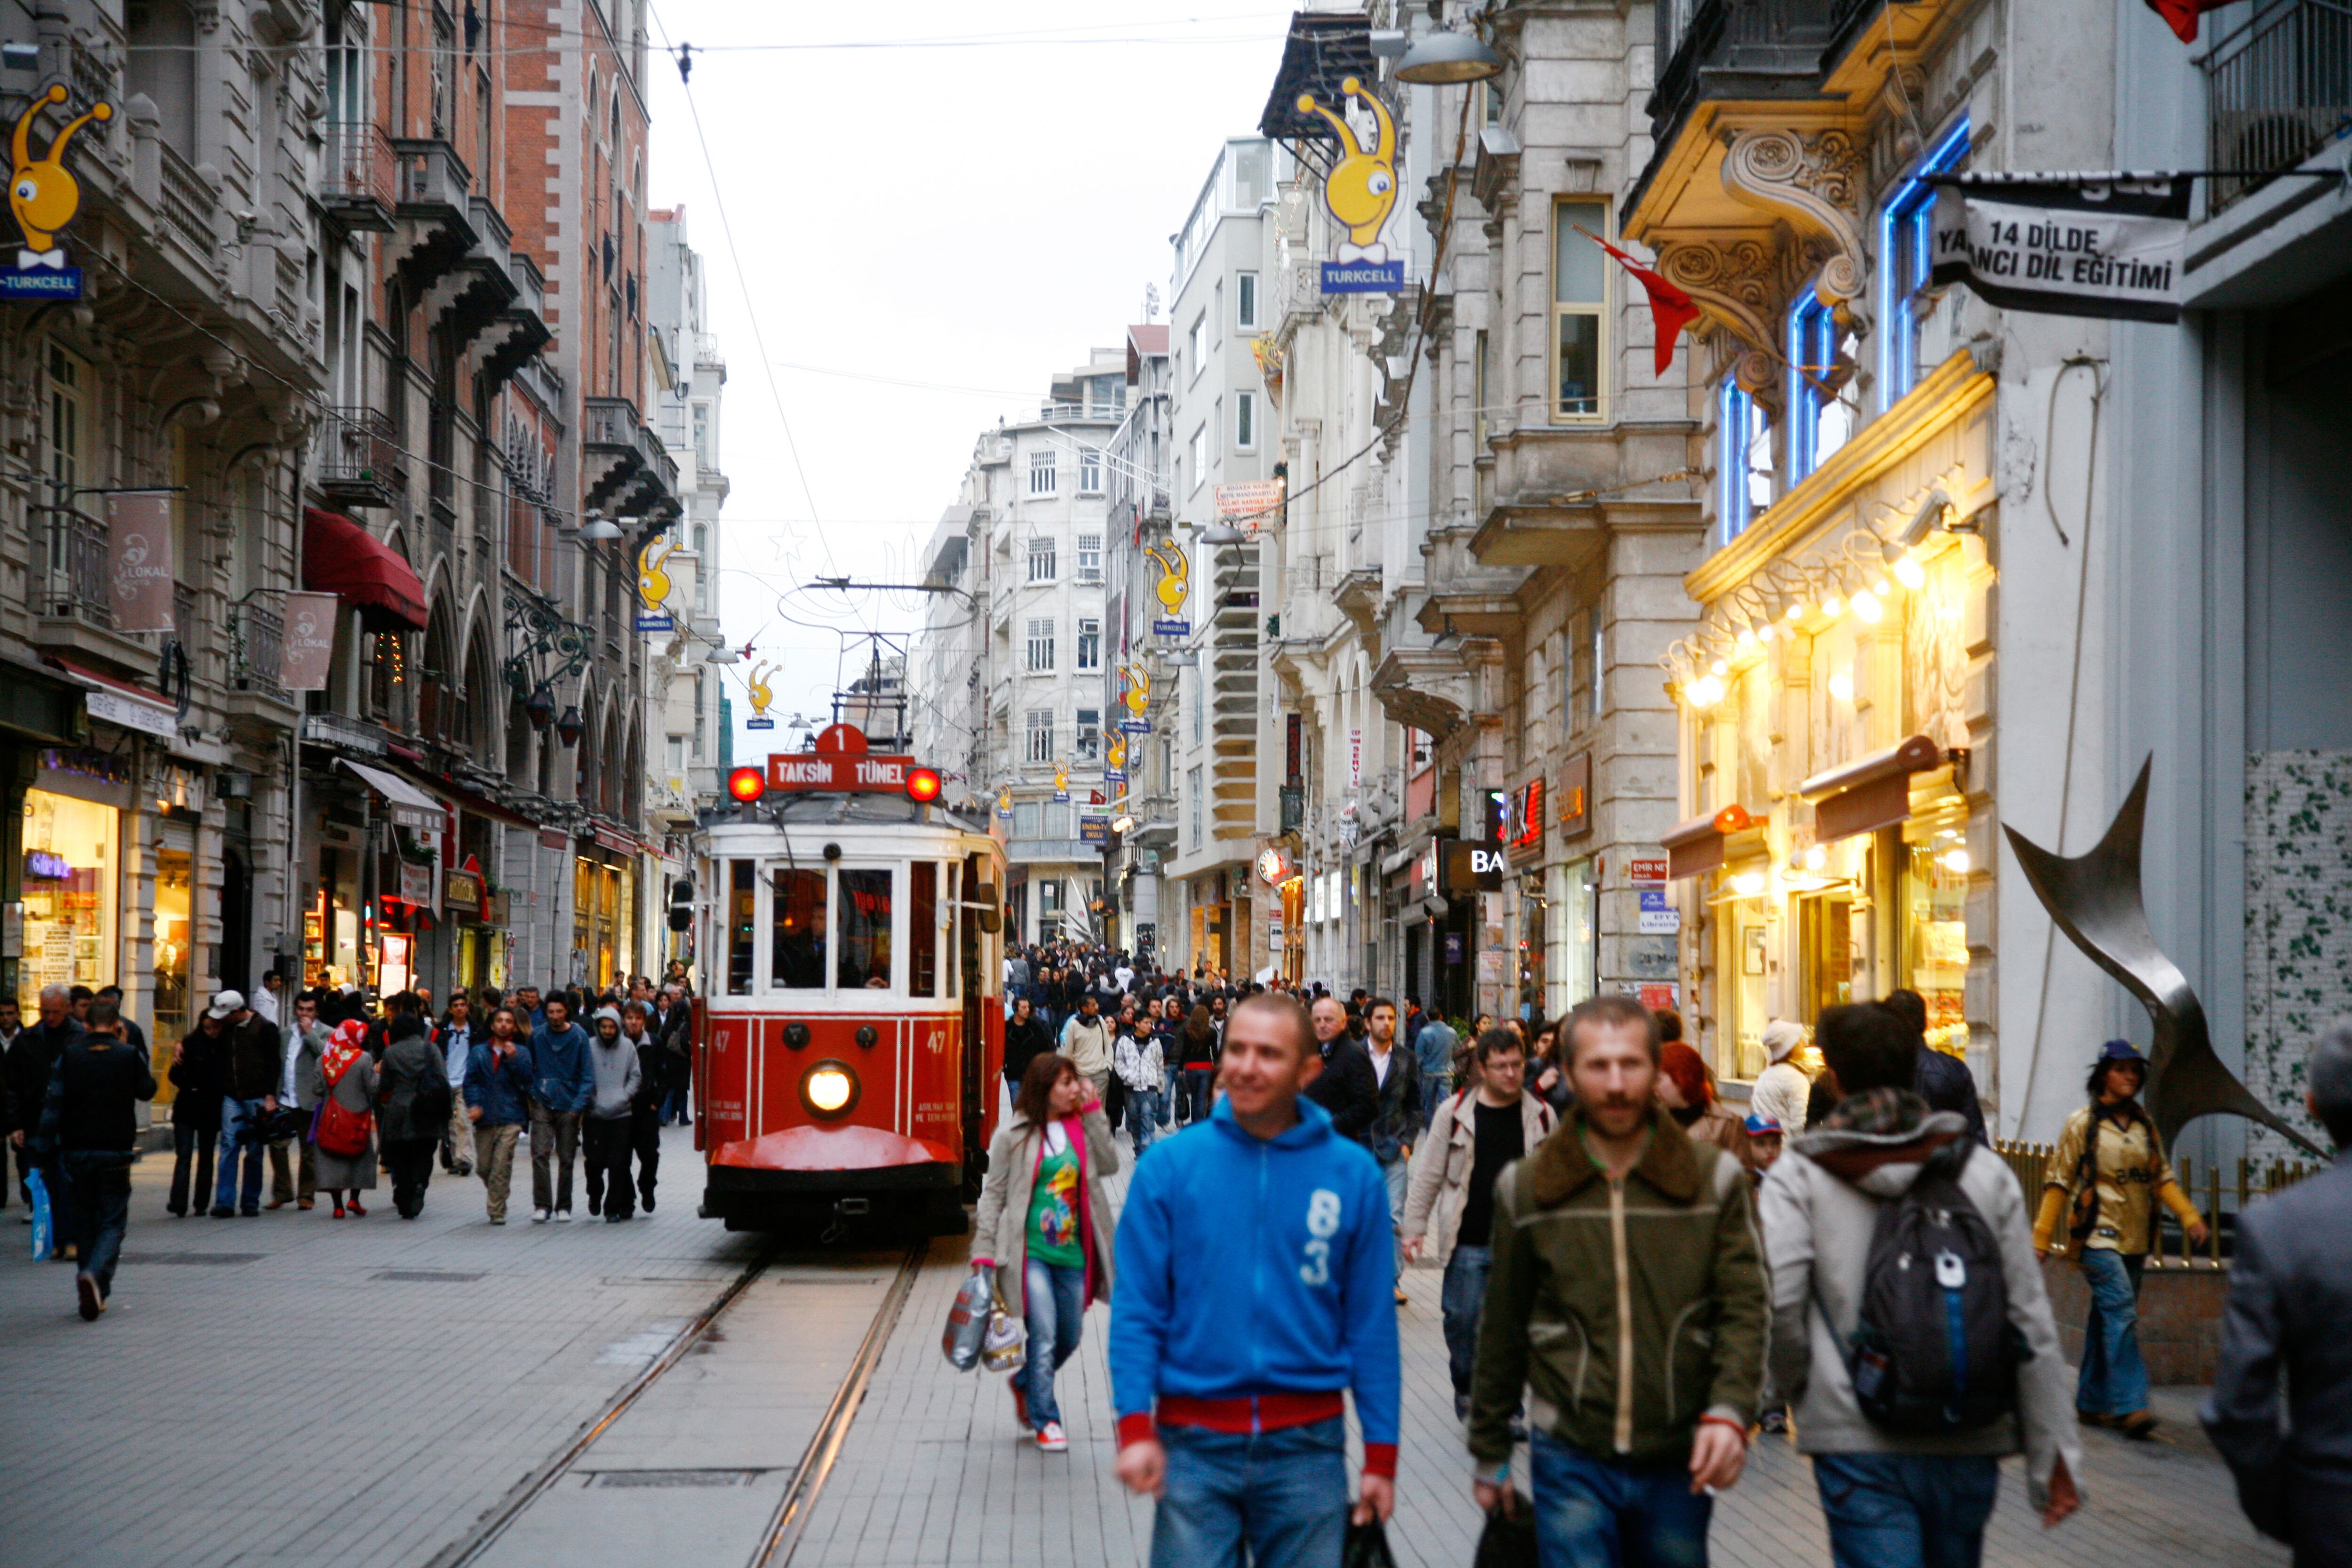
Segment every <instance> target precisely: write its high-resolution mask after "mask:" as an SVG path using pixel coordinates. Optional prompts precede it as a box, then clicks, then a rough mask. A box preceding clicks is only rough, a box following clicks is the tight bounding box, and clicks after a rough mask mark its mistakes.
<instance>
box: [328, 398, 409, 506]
mask: <svg viewBox="0 0 2352 1568" xmlns="http://www.w3.org/2000/svg"><path fill="white" fill-rule="evenodd" d="M407 488H408V475H407V473H406V471H405V465H404V464H403V462H402V454H401V450H400V442H399V440H398V439H397V438H396V437H395V436H394V434H393V428H392V416H391V415H389V414H385V413H378V412H377V411H376V410H374V409H372V408H339V409H337V410H335V411H334V413H332V414H331V416H330V417H329V418H328V420H327V422H326V423H325V425H324V427H323V428H322V429H321V431H320V453H319V489H320V493H321V494H323V495H325V496H326V497H327V498H328V499H329V500H331V501H332V502H334V503H335V504H336V505H337V506H340V507H378V508H384V509H389V508H394V507H399V506H400V505H401V504H402V502H403V499H404V495H405V493H406V491H407Z"/></svg>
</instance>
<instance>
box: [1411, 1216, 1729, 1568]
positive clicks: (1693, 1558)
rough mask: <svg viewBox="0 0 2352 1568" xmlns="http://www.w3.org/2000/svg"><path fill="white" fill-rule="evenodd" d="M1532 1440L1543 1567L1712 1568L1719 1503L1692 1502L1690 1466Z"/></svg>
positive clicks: (1541, 1435) (1547, 1437) (1543, 1436)
mask: <svg viewBox="0 0 2352 1568" xmlns="http://www.w3.org/2000/svg"><path fill="white" fill-rule="evenodd" d="M1454 1255H1455V1256H1456V1257H1459V1256H1461V1253H1460V1249H1456V1250H1455V1253H1454ZM1528 1441H1529V1443H1530V1444H1531V1446H1532V1448H1533V1450H1534V1451H1533V1455H1532V1458H1533V1469H1534V1472H1535V1474H1534V1476H1533V1478H1532V1479H1533V1480H1534V1482H1535V1489H1536V1490H1535V1505H1536V1560H1537V1561H1538V1563H1541V1564H1542V1565H1543V1568H1620V1565H1621V1564H1622V1565H1626V1568H1705V1565H1706V1525H1707V1520H1708V1519H1709V1517H1710V1516H1711V1515H1712V1514H1713V1513H1714V1511H1715V1500H1714V1499H1713V1498H1710V1497H1706V1496H1704V1495H1701V1496H1698V1497H1693V1496H1691V1490H1690V1470H1689V1469H1688V1468H1687V1467H1685V1466H1683V1465H1624V1464H1610V1463H1605V1462H1603V1461H1601V1460H1600V1459H1596V1458H1592V1457H1591V1455H1589V1454H1587V1453H1585V1451H1584V1450H1583V1449H1581V1448H1577V1447H1576V1446H1575V1445H1574V1444H1572V1443H1563V1442H1561V1441H1560V1440H1559V1438H1557V1437H1553V1436H1552V1435H1551V1434H1550V1433H1549V1432H1544V1431H1537V1432H1533V1433H1531V1434H1529V1437H1528Z"/></svg>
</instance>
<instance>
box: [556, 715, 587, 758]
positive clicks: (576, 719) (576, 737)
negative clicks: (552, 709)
mask: <svg viewBox="0 0 2352 1568" xmlns="http://www.w3.org/2000/svg"><path fill="white" fill-rule="evenodd" d="M586 727H587V726H586V725H584V724H583V723H582V722H581V719H580V710H579V709H578V708H577V707H567V708H565V709H564V710H563V716H562V718H559V719H557V720H556V721H555V738H556V739H558V740H560V741H562V742H563V744H564V747H566V748H567V749H569V748H570V747H574V746H577V745H579V744H580V732H581V731H582V730H583V729H585V728H586Z"/></svg>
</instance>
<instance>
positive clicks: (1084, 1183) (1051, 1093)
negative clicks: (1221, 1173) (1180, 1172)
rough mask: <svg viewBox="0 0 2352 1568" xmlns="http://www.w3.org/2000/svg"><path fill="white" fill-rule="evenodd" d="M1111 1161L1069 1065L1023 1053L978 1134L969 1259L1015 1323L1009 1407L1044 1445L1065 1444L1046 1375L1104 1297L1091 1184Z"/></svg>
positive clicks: (1107, 1213) (1108, 1240)
mask: <svg viewBox="0 0 2352 1568" xmlns="http://www.w3.org/2000/svg"><path fill="white" fill-rule="evenodd" d="M1118 1168H1119V1166H1118V1145H1117V1144H1116V1143H1114V1142H1113V1141H1112V1138H1111V1128H1110V1118H1109V1117H1108V1115H1107V1114H1106V1113H1105V1112H1104V1110H1103V1106H1102V1103H1101V1102H1100V1101H1099V1100H1097V1099H1096V1098H1095V1096H1094V1091H1093V1088H1092V1086H1091V1085H1090V1084H1089V1083H1088V1082H1087V1080H1086V1077H1085V1076H1084V1075H1083V1074H1082V1073H1080V1072H1079V1071H1078V1069H1077V1064H1076V1062H1074V1061H1070V1060H1069V1059H1068V1058H1066V1057H1064V1056H1060V1055H1057V1054H1051V1053H1049V1054H1047V1055H1045V1056H1041V1057H1038V1058H1036V1059H1035V1060H1034V1061H1031V1062H1030V1064H1029V1071H1028V1073H1027V1075H1026V1076H1024V1078H1023V1079H1022V1081H1021V1092H1020V1094H1019V1095H1017V1096H1016V1097H1015V1098H1014V1101H1013V1114H1012V1115H1011V1116H1010V1117H1009V1118H1007V1119H1006V1120H1005V1122H1004V1123H1003V1125H1001V1126H999V1127H998V1128H997V1130H996V1135H995V1137H993V1138H992V1139H991V1140H990V1141H989V1149H988V1175H987V1176H986V1178H985V1179H984V1180H983V1181H982V1184H981V1189H980V1205H979V1207H978V1208H977V1209H976V1210H975V1211H974V1214H973V1218H972V1246H973V1249H974V1251H973V1255H972V1260H971V1266H972V1267H973V1268H974V1269H977V1270H985V1271H989V1272H992V1273H993V1275H994V1276H995V1280H994V1283H995V1289H996V1295H997V1299H998V1300H1000V1301H1003V1302H1004V1303H1005V1304H1006V1305H1007V1306H1008V1307H1010V1308H1011V1309H1012V1310H1013V1311H1014V1312H1018V1313H1020V1315H1021V1318H1022V1321H1023V1322H1024V1324H1025V1326H1026V1327H1027V1330H1028V1336H1029V1337H1028V1350H1029V1354H1028V1360H1027V1361H1026V1362H1025V1363H1024V1364H1023V1366H1022V1368H1021V1370H1020V1371H1018V1372H1016V1373H1014V1374H1013V1416H1014V1418H1015V1419H1016V1420H1018V1421H1020V1422H1021V1423H1023V1425H1024V1426H1025V1427H1028V1428H1029V1430H1030V1431H1032V1432H1033V1433H1034V1435H1035V1440H1036V1444H1037V1447H1038V1448H1040V1449H1042V1450H1044V1451H1045V1452H1046V1453H1049V1454H1058V1453H1061V1452H1064V1451H1065V1450H1066V1449H1067V1448H1069V1446H1070V1444H1069V1438H1068V1436H1067V1435H1066V1433H1065V1432H1064V1430H1063V1427H1062V1409H1061V1405H1060V1403H1059V1401H1058V1399H1057V1398H1056V1396H1055V1389H1054V1379H1055V1375H1056V1374H1058V1373H1059V1372H1060V1371H1061V1370H1062V1367H1063V1365H1064V1364H1066V1363H1067V1362H1068V1361H1069V1359H1070V1357H1071V1356H1072V1355H1074V1354H1076V1353H1077V1348H1078V1335H1079V1333H1080V1330H1081V1327H1082V1325H1083V1324H1084V1322H1085V1321H1086V1312H1087V1306H1088V1305H1089V1304H1090V1303H1092V1302H1094V1301H1099V1300H1102V1299H1104V1298H1106V1297H1108V1295H1109V1293H1110V1290H1111V1281H1112V1280H1113V1278H1114V1277H1115V1274H1116V1270H1115V1269H1114V1268H1113V1265H1112V1234H1113V1232H1112V1223H1111V1207H1110V1204H1109V1201H1108V1198H1107V1197H1106V1196H1105V1192H1104V1187H1103V1182H1104V1180H1105V1178H1107V1177H1108V1176H1115V1175H1117V1174H1118ZM1136 1168H1137V1169H1139V1170H1140V1169H1142V1168H1143V1167H1142V1166H1137V1167H1136Z"/></svg>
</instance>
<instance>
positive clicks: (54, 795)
mask: <svg viewBox="0 0 2352 1568" xmlns="http://www.w3.org/2000/svg"><path fill="white" fill-rule="evenodd" d="M77 755H78V754H71V753H58V752H49V753H47V754H45V760H47V761H54V762H56V763H57V764H58V766H57V767H54V768H44V769H43V771H42V774H41V776H40V777H41V779H42V781H43V783H44V784H46V785H48V786H51V787H50V788H35V789H27V790H26V792H25V835H24V850H25V865H24V889H25V929H24V947H23V962H22V963H21V964H20V965H19V966H18V967H17V970H16V1000H17V1005H18V1006H19V1007H20V1008H21V1009H23V1010H24V1014H25V1016H26V1018H28V1019H29V1018H30V1017H31V1016H32V1015H33V1011H34V1009H35V1008H36V1006H37V1002H38V999H39V997H40V992H41V988H42V987H44V986H48V985H58V986H88V987H89V988H91V989H92V990H95V989H97V988H99V987H100V986H110V985H115V984H119V983H120V977H119V974H118V968H117V965H118V962H119V955H120V948H121V943H120V942H119V940H118V936H117V933H118V928H119V922H120V919H121V895H122V886H121V883H122V875H121V873H122V848H121V845H122V804H124V803H127V802H128V800H129V799H130V788H129V784H128V782H127V780H126V781H124V782H121V783H120V784H117V783H115V782H114V781H113V780H111V779H107V778H106V777H105V767H106V764H108V763H110V761H111V759H110V758H93V759H91V760H90V761H89V762H88V763H83V764H78V763H77V761H75V760H74V758H76V757H77ZM66 789H73V790H74V791H75V793H71V794H68V793H64V792H62V791H64V790H66ZM89 795H101V796H110V797H119V802H120V803H117V802H116V801H114V800H92V799H89V798H87V797H88V796H89ZM181 910H182V914H183V918H184V915H185V910H186V897H185V894H184V893H183V894H182V898H181Z"/></svg>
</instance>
